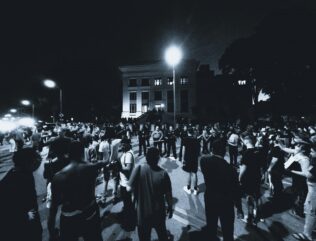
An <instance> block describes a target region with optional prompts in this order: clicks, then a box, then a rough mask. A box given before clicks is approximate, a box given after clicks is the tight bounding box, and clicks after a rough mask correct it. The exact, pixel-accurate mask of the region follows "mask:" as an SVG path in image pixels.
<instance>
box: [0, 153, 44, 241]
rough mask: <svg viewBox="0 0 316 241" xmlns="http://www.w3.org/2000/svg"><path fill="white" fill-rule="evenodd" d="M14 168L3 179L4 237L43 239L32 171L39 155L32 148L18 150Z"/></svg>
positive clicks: (0, 225)
mask: <svg viewBox="0 0 316 241" xmlns="http://www.w3.org/2000/svg"><path fill="white" fill-rule="evenodd" d="M13 163H14V168H12V169H11V170H10V171H9V172H8V173H7V174H6V175H5V177H4V178H3V179H2V180H1V182H0V193H1V198H0V213H1V215H0V230H1V240H3V241H20V240H32V241H41V240H42V226H41V221H40V216H39V214H38V204H37V194H36V190H35V182H34V176H33V173H32V172H34V171H35V170H36V169H37V168H38V167H39V166H40V156H39V155H38V154H37V152H36V151H35V150H34V149H33V148H25V149H21V150H19V151H17V152H15V154H14V156H13Z"/></svg>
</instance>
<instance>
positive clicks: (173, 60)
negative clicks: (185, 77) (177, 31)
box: [165, 46, 182, 67]
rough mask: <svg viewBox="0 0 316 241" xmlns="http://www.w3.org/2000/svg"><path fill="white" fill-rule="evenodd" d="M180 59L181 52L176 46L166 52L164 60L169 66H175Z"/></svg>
mask: <svg viewBox="0 0 316 241" xmlns="http://www.w3.org/2000/svg"><path fill="white" fill-rule="evenodd" d="M181 59H182V52H181V50H180V49H179V48H178V47H176V46H171V47H169V48H168V49H167V50H166V53H165V60H166V62H167V64H169V65H170V66H173V67H174V66H176V65H177V64H179V63H180V61H181Z"/></svg>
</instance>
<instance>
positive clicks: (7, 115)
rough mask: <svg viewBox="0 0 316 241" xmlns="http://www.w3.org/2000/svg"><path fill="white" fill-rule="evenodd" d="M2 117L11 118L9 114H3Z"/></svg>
mask: <svg viewBox="0 0 316 241" xmlns="http://www.w3.org/2000/svg"><path fill="white" fill-rule="evenodd" d="M4 117H7V118H8V117H12V115H11V114H5V115H4Z"/></svg>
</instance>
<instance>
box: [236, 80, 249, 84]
mask: <svg viewBox="0 0 316 241" xmlns="http://www.w3.org/2000/svg"><path fill="white" fill-rule="evenodd" d="M246 83H247V82H246V80H238V85H246Z"/></svg>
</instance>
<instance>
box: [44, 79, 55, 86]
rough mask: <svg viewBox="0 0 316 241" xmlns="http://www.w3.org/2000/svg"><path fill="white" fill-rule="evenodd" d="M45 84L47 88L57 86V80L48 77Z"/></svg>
mask: <svg viewBox="0 0 316 241" xmlns="http://www.w3.org/2000/svg"><path fill="white" fill-rule="evenodd" d="M43 83H44V85H45V86H46V87H47V88H55V87H56V82H55V81H53V80H50V79H46V80H44V82H43Z"/></svg>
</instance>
